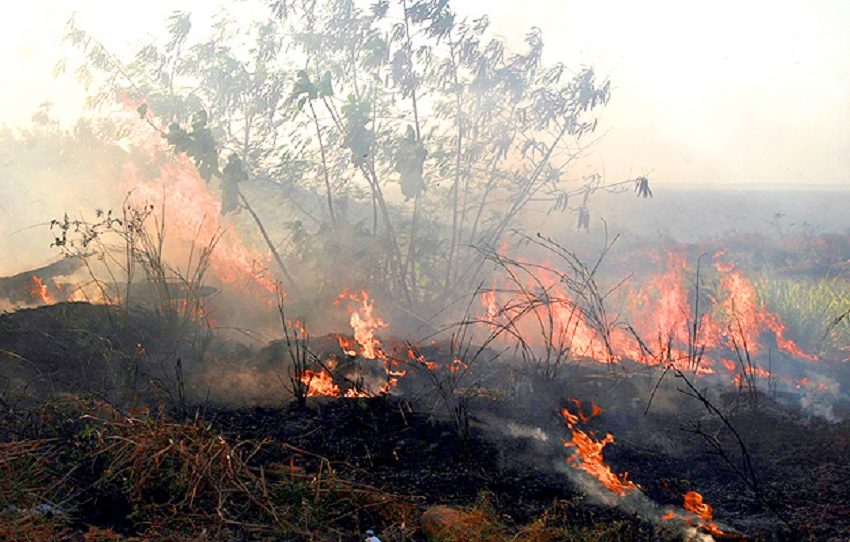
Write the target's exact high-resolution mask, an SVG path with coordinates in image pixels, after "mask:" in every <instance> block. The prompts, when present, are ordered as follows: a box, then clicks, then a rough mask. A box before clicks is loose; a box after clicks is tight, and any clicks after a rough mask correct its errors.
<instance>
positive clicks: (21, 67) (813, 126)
mask: <svg viewBox="0 0 850 542" xmlns="http://www.w3.org/2000/svg"><path fill="white" fill-rule="evenodd" d="M217 3H218V2H212V1H204V0H194V1H191V0H146V1H145V2H135V1H134V2H126V1H121V0H71V1H57V0H54V1H51V0H28V1H26V2H8V3H7V5H6V6H5V13H4V15H5V16H4V17H3V18H2V21H0V65H2V66H3V70H4V73H5V77H4V78H3V79H4V84H3V85H2V86H0V123H5V124H9V125H16V124H21V123H25V122H27V121H28V119H29V117H30V116H31V114H32V112H33V111H34V110H35V108H36V107H37V106H38V104H39V103H41V102H43V101H52V102H55V103H56V111H57V115H59V116H60V118H62V119H64V120H70V119H73V118H74V117H75V116H76V115H77V114H79V107H80V102H81V97H82V92H81V90H80V89H79V87H78V86H77V84H76V83H75V82H74V81H73V80H72V79H71V78H70V77H65V78H63V79H62V80H60V81H56V80H54V79H53V78H52V76H51V74H50V72H51V69H52V67H53V65H54V64H55V62H56V61H57V60H58V59H59V58H60V57H61V56H62V51H63V47H64V46H63V45H62V44H61V42H60V39H61V36H62V32H63V27H64V24H65V22H66V20H67V19H68V16H69V14H70V12H71V11H72V10H76V11H77V13H78V16H77V19H78V22H79V24H80V25H81V26H83V27H84V28H86V29H87V30H89V31H90V32H91V33H93V34H94V35H95V36H97V37H98V38H99V39H100V40H101V41H103V42H104V43H105V44H106V45H107V46H108V47H110V48H113V49H115V50H122V49H123V50H127V51H129V50H131V47H130V46H131V45H133V44H136V43H139V42H140V41H142V40H144V38H145V36H146V35H148V34H152V33H155V32H158V31H160V30H161V29H162V24H161V21H162V20H163V19H164V18H165V17H166V16H167V15H168V14H169V13H170V12H171V11H172V10H175V9H183V10H189V11H193V12H200V13H201V14H206V15H209V14H210V13H212V12H213V11H214V10H215V5H216V4H217ZM237 3H238V2H237ZM452 3H453V5H454V6H455V9H457V10H458V11H459V12H461V13H462V14H468V15H478V14H481V13H487V14H489V15H490V17H491V20H492V24H493V28H494V30H495V31H496V32H498V33H499V34H501V35H502V36H504V37H505V38H506V39H508V40H509V41H511V42H517V43H519V41H520V40H521V39H522V36H523V34H524V33H525V32H526V30H527V29H528V28H529V27H531V26H532V25H536V26H539V27H541V28H542V30H543V36H544V41H545V43H546V45H547V50H548V53H547V56H548V59H549V60H556V59H557V60H564V61H565V62H566V63H567V64H568V65H571V66H580V65H592V66H594V67H596V69H597V71H598V73H599V74H600V75H602V76H607V77H609V78H610V79H611V80H612V84H613V87H614V93H613V96H612V100H611V103H610V105H609V106H608V108H607V109H606V111H605V113H604V115H603V119H602V122H601V124H600V130H602V131H604V132H606V133H607V136H606V137H605V139H604V140H603V142H602V143H601V144H600V145H599V146H598V147H597V149H596V150H595V152H594V153H593V154H592V156H591V157H590V159H589V160H588V161H587V164H586V165H585V167H587V168H595V169H600V170H601V169H602V168H604V171H605V173H606V176H607V178H608V179H609V180H616V179H619V178H623V177H627V176H633V175H637V174H642V173H647V172H651V178H653V179H654V180H655V181H656V182H671V183H672V182H688V183H708V182H783V183H835V184H844V185H848V186H850V2H848V1H847V0H799V1H782V0H772V1H762V0H758V1H755V0H737V1H732V0H714V1H712V2H690V1H682V0H644V1H641V2H635V1H633V0H617V1H613V0H583V1H574V0H524V1H522V2H508V1H497V0H489V1H485V0H452ZM245 5H250V3H245V4H242V9H244V6H245ZM202 20H203V17H201V18H200V19H199V20H198V21H196V24H195V31H198V32H200V31H202V28H200V25H201V21H202Z"/></svg>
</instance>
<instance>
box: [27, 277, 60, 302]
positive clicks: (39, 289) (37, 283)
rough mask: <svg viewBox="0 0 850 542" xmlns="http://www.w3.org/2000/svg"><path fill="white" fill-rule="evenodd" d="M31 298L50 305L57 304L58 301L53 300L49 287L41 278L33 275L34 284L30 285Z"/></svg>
mask: <svg viewBox="0 0 850 542" xmlns="http://www.w3.org/2000/svg"><path fill="white" fill-rule="evenodd" d="M29 293H30V296H31V297H32V298H33V299H34V300H36V301H39V302H41V303H45V304H49V303H55V302H56V300H55V299H53V296H52V295H50V292H49V291H48V290H47V285H46V284H45V283H44V281H43V280H41V279H40V278H39V277H37V276H35V275H33V276H32V284H31V285H30V291H29Z"/></svg>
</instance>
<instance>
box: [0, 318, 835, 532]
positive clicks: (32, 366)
mask: <svg viewBox="0 0 850 542" xmlns="http://www.w3.org/2000/svg"><path fill="white" fill-rule="evenodd" d="M169 340H170V337H169V336H168V334H163V333H162V330H161V328H160V326H158V325H156V324H155V323H152V322H150V316H149V315H144V314H137V315H134V316H133V317H132V319H129V320H127V319H125V320H122V321H116V320H115V319H114V315H110V314H108V313H107V312H106V311H105V309H104V308H103V307H95V306H91V305H86V304H60V305H55V306H51V307H44V308H40V309H33V310H27V311H19V312H16V313H11V314H6V315H0V358H2V361H3V368H2V371H0V378H2V389H3V390H4V394H3V400H4V404H5V406H7V407H8V406H9V405H10V401H11V400H12V399H11V398H13V397H15V398H17V402H18V404H23V405H26V404H27V403H28V402H31V403H35V402H37V401H39V400H42V399H45V398H47V397H48V396H49V395H51V394H57V393H60V394H61V393H65V394H68V393H73V394H96V395H98V396H99V397H106V398H108V400H110V401H111V402H112V403H113V404H115V405H116V406H117V407H119V408H120V407H121V402H122V401H124V400H126V398H127V397H135V398H136V399H138V398H139V396H141V397H142V399H143V400H147V401H149V402H150V403H151V404H153V403H157V404H163V403H164V402H168V401H170V400H173V399H174V397H175V395H176V392H175V390H174V389H173V383H171V382H170V381H169V380H168V378H167V376H168V375H169V374H171V373H170V372H169V371H170V370H171V365H166V366H163V364H162V363H157V364H154V365H151V366H147V365H145V364H146V363H147V362H145V361H144V360H143V361H141V362H140V361H139V347H138V344H139V342H142V341H144V343H145V345H146V347H147V348H148V350H150V351H151V352H149V353H148V354H147V358H146V359H170V358H168V356H166V355H164V354H163V355H162V356H160V357H156V355H155V354H156V352H155V350H156V349H157V348H161V346H159V345H163V344H166V343H168V341H169ZM211 349H212V350H214V351H215V350H216V349H218V351H220V352H221V353H223V355H228V356H233V355H234V353H239V354H240V355H245V356H250V355H254V356H257V355H259V354H258V353H254V354H251V352H250V351H249V349H246V348H244V347H234V346H232V345H231V346H221V345H219V346H215V345H214V346H213V347H211ZM439 351H440V347H439V346H434V347H432V351H430V352H429V353H428V355H429V358H430V357H431V356H433V357H434V358H436V357H438V355H439ZM169 355H173V352H172V351H170V350H169ZM191 363H195V362H187V370H189V371H192V370H200V367H199V366H197V365H192V364H191ZM140 365H141V367H140ZM254 368H255V367H253V366H249V365H246V371H250V370H253V369H254ZM840 369H842V370H846V368H845V367H841V368H840ZM128 371H131V372H134V373H135V374H134V377H133V378H129V376H128V375H127V374H126V373H127V372H128ZM517 371H518V369H517V368H516V367H514V366H510V365H507V364H501V365H493V366H491V367H488V368H487V371H486V374H483V375H481V382H482V386H484V388H488V387H489V388H495V387H496V386H497V385H498V383H500V382H501V383H504V382H506V381H508V380H510V381H514V380H520V381H521V382H522V385H521V386H516V387H513V388H512V387H510V386H509V387H507V388H506V387H505V386H504V385H503V389H500V390H496V391H498V393H478V394H475V395H474V396H471V397H470V399H469V402H468V408H469V411H470V414H471V436H470V437H469V438H468V439H467V440H462V439H459V438H458V436H457V433H456V431H455V429H454V427H453V426H452V425H451V424H450V423H448V422H447V421H446V420H445V418H444V417H443V416H442V415H441V411H440V409H439V408H436V407H435V404H436V403H434V402H433V401H432V400H430V399H429V398H428V397H427V394H422V393H414V391H415V390H417V389H419V388H422V387H424V386H425V384H424V383H421V382H418V381H417V380H416V378H415V376H413V375H411V376H410V377H407V378H409V379H408V380H407V381H404V382H403V385H402V386H400V389H401V390H402V391H403V392H404V395H403V396H398V397H378V398H371V399H332V398H318V399H315V400H310V401H309V402H308V406H307V408H306V409H297V408H293V407H291V406H289V405H287V404H286V402H285V400H284V399H283V397H282V396H281V397H278V398H276V399H275V400H276V401H277V402H278V403H279V405H277V406H274V407H264V408H259V407H255V408H244V407H241V408H240V407H235V406H228V404H227V403H225V402H222V401H220V400H217V399H216V398H215V397H212V398H210V397H204V395H203V393H199V394H196V397H201V398H202V400H198V399H196V400H195V403H194V404H190V405H189V408H190V412H189V415H190V417H192V416H198V417H200V418H201V419H202V420H206V421H208V422H209V423H210V424H211V425H212V427H213V428H214V430H216V431H220V432H222V433H223V434H224V435H225V436H227V437H230V438H232V439H235V440H239V439H246V438H249V439H257V440H263V439H268V440H269V442H270V443H271V445H270V446H266V447H264V448H263V451H262V452H261V453H260V454H258V455H257V456H256V457H255V458H254V461H255V462H256V463H257V464H260V465H263V464H272V463H274V462H276V461H280V460H282V459H285V458H288V457H291V456H292V453H291V450H292V449H291V448H284V447H283V446H282V445H283V443H287V444H288V445H291V446H294V447H297V448H298V449H301V450H304V451H306V452H309V454H302V455H301V456H300V457H302V460H303V461H304V462H305V464H304V466H305V467H310V466H311V465H310V464H309V463H311V462H313V463H317V462H318V460H317V457H319V456H320V457H323V458H327V459H328V460H330V461H331V462H333V464H334V467H335V469H336V471H337V473H338V474H339V475H340V476H344V477H348V478H350V479H353V480H356V481H357V482H358V483H362V484H367V485H369V486H373V487H377V488H380V489H381V490H383V491H387V492H391V493H393V494H397V495H404V496H405V498H409V499H411V500H412V501H413V502H415V503H416V504H417V506H419V507H420V508H425V507H427V506H429V505H433V504H452V505H461V506H469V505H473V504H475V503H478V502H482V500H486V501H487V502H488V506H492V508H493V509H494V510H496V511H498V514H500V516H501V517H502V519H503V520H504V521H505V522H506V523H508V524H523V523H525V522H528V521H531V520H533V519H534V518H535V517H537V516H538V515H539V514H541V513H542V512H543V511H546V510H550V511H551V510H557V511H558V513H559V514H563V515H564V517H565V518H569V520H568V521H569V522H570V523H571V524H574V525H594V524H598V523H606V522H609V523H610V522H613V521H620V522H625V523H626V524H628V525H629V536H630V537H631V538H628V539H631V540H658V539H661V537H662V536H663V535H662V534H661V531H658V530H656V529H657V527H656V525H659V524H660V523H653V522H652V521H647V520H645V519H640V518H639V517H638V516H637V515H635V512H634V508H629V507H627V506H626V507H611V506H607V505H605V504H602V503H600V502H598V501H597V500H596V499H594V498H593V497H592V496H588V495H587V492H586V491H585V489H586V486H583V485H582V483H583V482H582V481H583V480H584V481H586V479H585V478H583V477H582V476H583V475H575V473H573V472H570V473H568V472H567V471H569V469H568V468H564V465H565V461H564V460H565V458H566V457H567V456H568V455H569V453H570V451H569V450H566V449H564V447H563V446H562V444H561V439H562V438H566V437H567V436H568V434H567V431H566V429H565V427H564V425H563V423H562V422H561V420H560V417H559V416H558V409H559V408H560V407H561V406H565V405H566V404H568V403H567V399H569V398H571V397H574V398H579V399H581V400H582V401H584V402H585V404H589V403H590V401H595V402H596V403H598V404H599V405H600V406H601V407H602V408H604V409H605V411H604V412H603V413H602V414H601V415H599V416H597V417H595V418H593V419H591V420H590V421H588V422H587V424H586V428H587V429H589V430H592V431H595V432H596V434H597V435H599V436H600V437H601V436H602V435H604V434H606V433H608V432H610V433H612V434H614V435H615V437H616V441H615V442H614V443H613V444H610V445H609V446H607V447H606V448H605V450H604V456H605V460H606V462H607V463H608V464H610V465H611V466H612V469H613V470H614V472H623V471H628V472H629V473H630V475H631V478H632V479H633V480H634V481H635V482H636V483H638V484H639V485H640V486H641V490H642V491H643V493H645V494H646V495H647V496H648V497H649V498H650V499H652V501H654V502H655V503H658V504H659V505H662V506H663V505H671V506H672V505H677V506H678V505H680V504H681V496H682V494H683V493H685V492H686V491H690V490H696V491H699V492H700V493H702V494H703V495H704V496H705V499H706V501H707V502H709V503H711V504H712V505H713V506H714V511H715V518H716V519H717V520H718V521H719V522H720V523H721V525H723V526H725V527H729V528H732V529H735V530H738V531H740V532H743V533H746V534H747V535H749V536H750V537H752V539H755V540H795V539H796V540H846V537H847V534H848V533H850V491H848V490H847V488H848V487H850V422H848V421H846V420H845V421H838V422H829V421H826V420H824V419H822V418H819V417H816V416H812V415H811V414H810V413H808V412H806V411H804V410H802V409H801V408H800V407H799V406H798V403H799V401H798V399H799V398H795V397H785V398H783V397H782V396H781V395H780V396H778V397H775V398H774V397H767V396H764V395H763V394H758V395H756V396H755V399H756V400H757V402H754V401H753V400H754V397H753V396H749V395H747V394H742V393H738V392H735V391H734V390H732V389H731V388H730V387H729V386H728V385H727V386H719V385H716V384H714V383H711V382H709V381H704V382H703V381H700V386H701V387H702V386H704V389H705V393H706V394H707V396H709V397H711V399H712V401H713V402H714V403H715V404H716V405H718V407H719V408H720V410H721V411H722V412H723V413H724V414H725V415H726V416H727V419H728V420H729V421H730V423H731V424H732V425H733V427H734V428H735V429H736V431H737V432H738V434H739V435H740V436H741V438H742V440H743V441H744V443H745V445H746V452H747V454H748V455H749V457H750V460H751V463H752V466H753V472H754V473H755V480H756V487H755V490H753V488H752V487H751V486H748V484H747V483H746V482H745V480H744V478H745V477H743V476H741V475H740V473H739V472H736V469H741V465H742V464H743V463H742V456H741V453H740V450H739V449H738V446H737V443H736V441H735V440H734V438H733V436H732V435H731V433H730V432H729V430H728V428H726V427H725V426H724V425H723V424H722V422H721V421H720V420H719V419H718V418H717V417H716V416H714V415H712V414H711V413H709V412H707V411H706V409H705V408H704V407H703V406H702V405H701V404H699V402H697V401H695V400H693V399H692V398H689V397H687V396H685V395H684V394H683V393H681V391H679V389H678V388H680V387H681V385H680V383H677V382H676V381H675V379H672V378H671V379H668V380H667V381H665V382H664V383H663V384H662V385H661V387H660V388H659V390H658V392H657V395H656V398H655V400H654V402H653V405H652V408H651V409H649V411H648V413H647V412H645V410H646V400H647V398H648V396H649V394H650V392H651V389H652V386H653V385H654V383H655V381H656V380H657V375H655V374H646V373H641V372H637V371H635V372H631V373H630V372H629V371H625V370H624V371H623V372H621V374H619V375H617V376H616V378H615V377H613V376H612V375H611V374H610V372H609V371H608V370H607V368H600V367H599V366H594V365H581V366H579V367H571V368H569V370H565V371H564V374H563V375H562V377H561V379H559V380H557V381H555V380H550V379H541V378H539V377H534V376H533V375H531V374H523V375H520V376H517ZM207 378H209V377H207ZM140 381H144V382H147V385H145V386H142V388H143V390H142V391H139V389H134V390H132V393H130V392H128V390H127V387H128V386H129V385H130V384H137V383H138V382H140ZM508 388H510V389H508ZM514 388H516V389H514ZM491 391H492V390H491ZM172 406H173V405H172ZM842 408H846V405H845V406H843V407H842V406H841V405H840V404H839V405H836V412H838V413H839V414H843V410H842ZM171 415H172V416H179V415H181V414H180V413H178V412H176V411H172V414H171ZM510 427H513V429H511V428H510ZM517 428H519V429H517ZM697 429H698V431H697ZM535 435H536V436H535ZM706 435H707V436H708V437H709V438H707V437H706ZM15 438H17V436H16V435H14V434H12V433H10V432H9V431H0V440H2V441H4V442H5V441H9V440H10V439H15ZM710 438H714V439H716V440H713V441H712V440H710ZM712 442H713V443H715V444H717V445H719V448H716V447H713V446H712ZM718 449H719V450H720V451H721V452H722V453H718ZM310 454H315V455H310ZM724 454H725V456H726V457H725V458H724ZM313 466H315V465H313ZM644 516H645V517H649V519H657V515H656V516H652V514H650V515H649V516H647V514H646V513H644ZM113 519H114V518H113ZM110 521H112V520H110Z"/></svg>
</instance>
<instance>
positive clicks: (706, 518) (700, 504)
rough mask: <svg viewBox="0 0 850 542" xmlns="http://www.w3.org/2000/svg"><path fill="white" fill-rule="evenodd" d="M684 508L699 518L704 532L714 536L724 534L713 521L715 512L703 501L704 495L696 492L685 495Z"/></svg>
mask: <svg viewBox="0 0 850 542" xmlns="http://www.w3.org/2000/svg"><path fill="white" fill-rule="evenodd" d="M682 506H683V508H684V509H685V510H687V511H688V512H692V513H694V514H695V515H696V516H697V517H698V518H699V527H700V528H701V529H702V530H704V531H705V532H707V533H709V534H712V535H722V534H724V533H723V530H722V529H721V528H720V527H718V526H717V524H716V523H714V521H713V520H712V517H713V514H714V510H713V509H712V507H711V505H710V504H708V503H707V502H705V501H704V500H703V498H702V495H700V494H699V493H697V492H696V491H688V492H687V493H685V496H684V504H683V505H682Z"/></svg>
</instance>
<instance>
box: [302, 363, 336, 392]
mask: <svg viewBox="0 0 850 542" xmlns="http://www.w3.org/2000/svg"><path fill="white" fill-rule="evenodd" d="M301 382H302V383H304V385H305V386H307V397H319V396H321V397H339V396H340V392H339V386H337V385H336V384H335V383H334V379H333V376H331V374H330V373H329V372H327V371H326V370H324V369H321V370H319V371H311V370H309V369H307V370H305V371H304V374H303V375H301Z"/></svg>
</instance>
